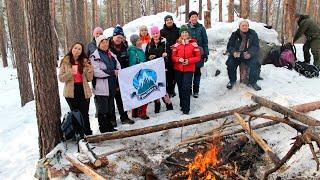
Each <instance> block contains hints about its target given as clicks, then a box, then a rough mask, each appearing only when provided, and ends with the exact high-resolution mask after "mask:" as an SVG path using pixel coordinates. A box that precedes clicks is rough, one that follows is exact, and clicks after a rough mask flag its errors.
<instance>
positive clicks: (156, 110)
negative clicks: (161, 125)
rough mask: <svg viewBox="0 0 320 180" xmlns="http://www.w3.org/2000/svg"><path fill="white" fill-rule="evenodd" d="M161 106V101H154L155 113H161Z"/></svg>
mask: <svg viewBox="0 0 320 180" xmlns="http://www.w3.org/2000/svg"><path fill="white" fill-rule="evenodd" d="M160 108H161V103H160V102H159V101H154V113H159V112H160Z"/></svg>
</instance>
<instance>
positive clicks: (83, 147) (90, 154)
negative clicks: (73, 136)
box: [78, 140, 102, 167]
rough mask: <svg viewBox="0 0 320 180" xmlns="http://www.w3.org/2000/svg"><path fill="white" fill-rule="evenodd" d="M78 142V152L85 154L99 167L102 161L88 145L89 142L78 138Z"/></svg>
mask: <svg viewBox="0 0 320 180" xmlns="http://www.w3.org/2000/svg"><path fill="white" fill-rule="evenodd" d="M78 144H79V148H80V152H81V153H83V154H85V155H86V156H87V157H88V159H89V160H90V162H91V163H92V164H93V165H94V166H95V167H100V166H101V164H102V163H101V161H100V159H99V158H98V156H97V155H96V154H95V153H94V152H93V151H92V149H91V148H90V147H89V144H88V143H87V142H84V141H83V140H80V141H79V143H78Z"/></svg>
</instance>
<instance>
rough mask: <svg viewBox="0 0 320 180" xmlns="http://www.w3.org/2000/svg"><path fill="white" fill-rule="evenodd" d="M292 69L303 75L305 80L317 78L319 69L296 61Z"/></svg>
mask: <svg viewBox="0 0 320 180" xmlns="http://www.w3.org/2000/svg"><path fill="white" fill-rule="evenodd" d="M294 69H295V70H296V71H297V72H298V73H299V74H302V75H304V76H305V77H307V78H313V77H318V76H319V68H318V67H317V66H314V65H311V64H308V63H305V62H301V61H297V62H296V64H295V67H294Z"/></svg>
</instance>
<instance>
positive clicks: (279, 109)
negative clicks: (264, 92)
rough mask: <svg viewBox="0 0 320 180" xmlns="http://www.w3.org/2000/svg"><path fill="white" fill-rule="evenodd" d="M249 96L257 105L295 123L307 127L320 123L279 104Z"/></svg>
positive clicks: (252, 95)
mask: <svg viewBox="0 0 320 180" xmlns="http://www.w3.org/2000/svg"><path fill="white" fill-rule="evenodd" d="M250 95H251V99H252V100H253V101H254V102H256V103H258V104H261V105H262V106H265V107H267V108H270V109H272V110H274V111H277V112H279V113H281V114H284V115H286V116H289V117H291V118H293V119H295V120H297V121H300V122H302V123H304V124H306V125H309V126H320V121H318V120H317V119H314V118H312V117H309V116H307V115H304V114H302V113H300V112H298V111H295V110H292V109H289V108H287V107H284V106H282V105H280V104H277V103H275V102H272V101H270V100H267V99H266V98H263V97H260V96H257V95H254V94H250Z"/></svg>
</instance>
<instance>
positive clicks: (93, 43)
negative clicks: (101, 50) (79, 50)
mask: <svg viewBox="0 0 320 180" xmlns="http://www.w3.org/2000/svg"><path fill="white" fill-rule="evenodd" d="M96 49H97V43H96V39H95V38H93V39H92V41H91V42H90V43H89V44H88V45H87V56H88V57H90V55H91V54H92V53H93V52H94V51H95V50H96Z"/></svg>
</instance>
